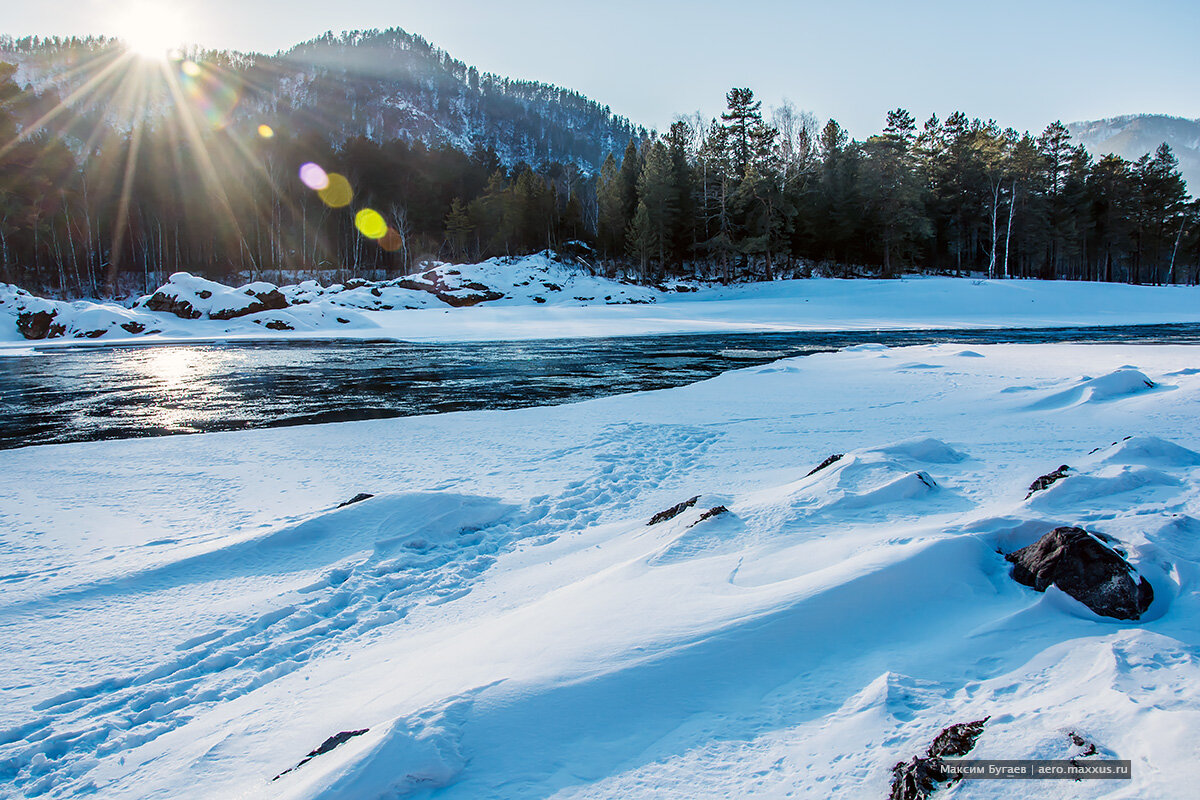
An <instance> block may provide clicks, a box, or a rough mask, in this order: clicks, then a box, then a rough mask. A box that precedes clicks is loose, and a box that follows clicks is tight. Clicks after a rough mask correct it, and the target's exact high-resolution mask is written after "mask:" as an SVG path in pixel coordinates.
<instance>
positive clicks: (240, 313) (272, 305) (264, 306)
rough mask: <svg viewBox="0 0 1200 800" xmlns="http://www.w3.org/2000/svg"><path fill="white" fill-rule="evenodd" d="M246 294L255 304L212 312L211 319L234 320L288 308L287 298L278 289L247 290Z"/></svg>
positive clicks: (209, 316)
mask: <svg viewBox="0 0 1200 800" xmlns="http://www.w3.org/2000/svg"><path fill="white" fill-rule="evenodd" d="M246 294H248V295H250V296H251V297H253V298H254V300H255V302H253V303H250V304H249V305H246V306H240V307H238V308H226V309H222V310H220V311H210V312H209V314H208V318H209V319H233V318H234V317H244V316H246V315H247V314H257V313H258V312H259V311H278V310H279V309H281V308H287V305H288V301H287V298H286V297H284V296H283V293H282V292H280V291H279V290H278V289H272V290H271V291H269V292H252V291H250V290H249V289H247V290H246Z"/></svg>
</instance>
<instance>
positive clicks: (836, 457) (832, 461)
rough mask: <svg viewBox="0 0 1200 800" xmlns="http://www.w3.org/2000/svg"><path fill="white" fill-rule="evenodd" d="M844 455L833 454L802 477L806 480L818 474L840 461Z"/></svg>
mask: <svg viewBox="0 0 1200 800" xmlns="http://www.w3.org/2000/svg"><path fill="white" fill-rule="evenodd" d="M844 455H845V453H834V454H833V455H831V456H830V457H829V458H827V459H825V460H824V461H822V462H821V463H820V464H817V465H816V466H815V467H813V468H812V469H811V470H809V472H808V475H805V476H804V477H806V478H807V477H810V476H812V475H816V474H817V473H818V472H820V471H821V470H823V469H825V468H826V467H828V466H829V465H830V464H836V463H837V462H839V461H841V460H842V456H844Z"/></svg>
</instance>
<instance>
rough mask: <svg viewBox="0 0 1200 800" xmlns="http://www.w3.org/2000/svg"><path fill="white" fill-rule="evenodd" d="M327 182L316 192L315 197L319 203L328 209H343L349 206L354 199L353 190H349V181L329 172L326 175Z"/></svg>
mask: <svg viewBox="0 0 1200 800" xmlns="http://www.w3.org/2000/svg"><path fill="white" fill-rule="evenodd" d="M326 179H327V180H328V181H329V183H328V185H327V186H326V187H325V188H324V189H318V190H317V196H318V197H320V198H321V201H322V202H323V203H325V205H327V206H329V207H330V208H345V207H346V206H348V205H350V201H351V200H353V199H354V190H353V189H351V188H350V181H348V180H346V178H345V177H344V176H342V175H338V174H337V173H336V172H330V173H328V174H327V175H326Z"/></svg>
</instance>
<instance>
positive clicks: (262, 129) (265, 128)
mask: <svg viewBox="0 0 1200 800" xmlns="http://www.w3.org/2000/svg"><path fill="white" fill-rule="evenodd" d="M258 135H259V136H261V137H262V138H264V139H274V138H275V129H274V128H272V127H271V126H270V125H259V126H258Z"/></svg>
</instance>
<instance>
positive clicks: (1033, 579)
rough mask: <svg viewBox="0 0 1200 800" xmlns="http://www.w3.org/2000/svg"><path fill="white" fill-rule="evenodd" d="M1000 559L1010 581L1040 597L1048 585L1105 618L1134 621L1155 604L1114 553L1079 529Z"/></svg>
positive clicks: (1057, 533)
mask: <svg viewBox="0 0 1200 800" xmlns="http://www.w3.org/2000/svg"><path fill="white" fill-rule="evenodd" d="M1005 558H1006V559H1007V560H1008V561H1010V562H1012V564H1013V569H1012V577H1013V580H1015V581H1017V582H1018V583H1021V584H1024V585H1025V586H1029V587H1032V588H1033V589H1035V590H1036V591H1039V592H1044V591H1046V588H1047V587H1049V586H1051V585H1053V586H1057V587H1058V588H1059V589H1061V590H1062V591H1064V592H1066V593H1067V594H1069V595H1070V596H1071V597H1074V598H1075V599H1076V600H1078V601H1079V602H1081V603H1083V604H1084V605H1085V606H1087V607H1088V608H1090V609H1091V610H1092V611H1094V612H1096V613H1097V614H1100V615H1102V616H1105V617H1113V618H1115V619H1127V620H1136V619H1140V618H1141V616H1142V614H1143V613H1144V612H1145V611H1146V609H1148V608H1149V607H1150V603H1152V602H1153V601H1154V589H1153V588H1152V587H1151V586H1150V583H1149V582H1148V581H1147V580H1146V579H1145V578H1143V577H1141V576H1140V575H1138V574H1137V571H1136V570H1135V569H1134V568H1133V566H1132V565H1130V563H1129V562H1128V561H1126V560H1125V559H1124V558H1122V557H1121V555H1120V554H1118V553H1117V552H1116V551H1115V550H1113V548H1111V547H1109V546H1108V545H1107V544H1105V543H1104V542H1103V541H1102V540H1101V539H1100V538H1099V537H1098V536H1096V535H1094V534H1091V533H1089V532H1087V531H1085V530H1083V529H1082V528H1070V527H1064V528H1055V529H1054V530H1052V531H1050V532H1049V533H1047V534H1046V535H1045V536H1043V537H1042V538H1040V539H1038V540H1037V541H1036V542H1034V543H1033V544H1031V545H1029V546H1028V547H1023V548H1021V549H1020V550H1017V551H1016V552H1014V553H1009V554H1008V555H1006V556H1005Z"/></svg>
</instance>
